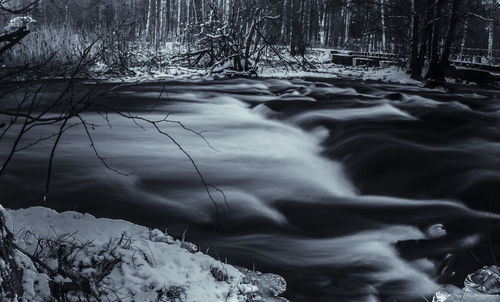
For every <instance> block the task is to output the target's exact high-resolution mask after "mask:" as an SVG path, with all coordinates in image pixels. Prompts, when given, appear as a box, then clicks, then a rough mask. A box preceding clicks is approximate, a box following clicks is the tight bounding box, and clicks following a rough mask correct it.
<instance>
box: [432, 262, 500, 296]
mask: <svg viewBox="0 0 500 302" xmlns="http://www.w3.org/2000/svg"><path fill="white" fill-rule="evenodd" d="M432 301H433V302H500V270H499V268H498V267H497V266H495V265H492V266H489V267H488V266H485V267H483V268H481V269H480V270H478V271H477V272H475V273H473V274H470V275H468V276H467V278H466V279H465V281H464V288H463V289H460V288H458V287H456V286H453V285H445V286H443V287H442V288H441V289H440V290H439V291H438V292H437V293H436V294H435V295H434V297H433V299H432Z"/></svg>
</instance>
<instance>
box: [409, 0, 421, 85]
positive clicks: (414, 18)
mask: <svg viewBox="0 0 500 302" xmlns="http://www.w3.org/2000/svg"><path fill="white" fill-rule="evenodd" d="M411 7H412V14H411V46H410V48H411V49H410V76H411V77H412V78H413V79H420V78H422V65H420V62H419V59H418V43H419V39H418V38H419V33H418V29H419V26H420V18H419V16H418V14H417V12H416V10H415V0H411Z"/></svg>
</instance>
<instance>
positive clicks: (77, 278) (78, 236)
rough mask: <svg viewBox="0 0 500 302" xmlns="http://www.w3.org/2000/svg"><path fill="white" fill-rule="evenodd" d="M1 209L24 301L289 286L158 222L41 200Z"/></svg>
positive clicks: (221, 293)
mask: <svg viewBox="0 0 500 302" xmlns="http://www.w3.org/2000/svg"><path fill="white" fill-rule="evenodd" d="M0 210H1V211H2V212H3V214H4V216H5V219H6V226H7V228H8V229H10V230H11V231H12V233H13V234H14V238H15V243H16V244H17V246H18V249H17V250H16V251H15V252H16V253H15V255H16V261H17V263H18V265H19V267H21V268H23V287H24V293H23V296H22V297H21V298H20V299H19V300H20V301H47V300H48V299H50V298H56V299H58V298H65V299H66V301H79V300H80V299H84V300H85V299H89V300H91V301H98V300H102V301H179V302H180V301H193V302H194V301H198V302H210V301H230V302H231V301H233V302H236V301H249V300H251V301H286V300H284V299H283V298H276V297H275V296H277V295H279V294H281V293H283V292H284V290H285V288H286V283H285V281H284V280H283V278H281V277H280V276H277V275H274V274H260V273H255V272H249V271H245V270H243V269H237V268H235V267H233V266H231V265H228V264H224V263H221V262H220V261H217V260H215V259H213V258H211V257H210V256H208V255H205V254H203V253H201V252H198V251H197V247H196V246H195V245H193V244H191V243H187V242H181V241H179V240H174V239H173V238H172V237H170V236H168V235H167V234H165V233H163V232H161V231H159V230H156V229H155V230H151V229H148V228H146V227H142V226H138V225H135V224H132V223H130V222H127V221H123V220H112V219H104V218H100V219H98V218H95V217H94V216H92V215H89V214H80V213H77V212H64V213H57V212H55V211H53V210H50V209H47V208H42V207H33V208H28V209H21V210H7V211H5V210H3V208H1V207H0ZM21 251H22V252H21ZM32 256H35V257H36V259H35V257H32ZM37 259H39V261H40V262H38V260H37ZM266 280H270V281H269V282H266ZM276 288H278V290H276ZM0 300H1V295H0Z"/></svg>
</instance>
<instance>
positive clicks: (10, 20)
mask: <svg viewBox="0 0 500 302" xmlns="http://www.w3.org/2000/svg"><path fill="white" fill-rule="evenodd" d="M499 3H500V2H499V1H497V0H283V1H260V0H144V1H140V0H125V1H117V0H82V1H77V0H64V1H48V0H35V1H33V0H31V1H30V0H2V1H1V7H0V8H1V16H0V28H5V30H4V33H3V35H2V36H1V37H0V42H2V48H1V50H0V56H1V59H0V60H1V64H2V67H3V69H4V70H12V69H15V68H20V67H28V66H29V67H30V68H31V70H32V71H33V70H34V71H36V72H38V73H42V74H43V73H52V74H59V75H62V74H68V73H69V70H72V69H74V68H75V67H76V66H77V65H79V66H80V67H79V71H78V73H81V74H82V75H84V76H85V75H86V76H89V75H91V74H93V72H92V71H95V70H99V71H100V72H103V73H112V74H118V75H119V74H131V73H133V72H134V68H136V67H143V68H156V69H161V68H164V67H165V66H172V65H180V66H189V67H199V68H205V69H208V70H210V71H213V70H214V69H220V68H221V67H228V66H231V65H232V66H231V67H232V68H234V69H236V70H239V71H246V72H250V73H251V74H252V73H254V72H255V70H256V69H257V68H256V67H257V66H258V65H272V64H285V65H286V64H288V65H295V66H298V67H299V68H301V69H304V70H306V69H307V70H309V69H311V70H314V68H315V64H311V62H308V60H307V59H306V55H307V53H308V52H310V51H311V50H312V49H318V48H319V49H333V50H335V51H341V52H342V51H355V52H365V53H370V54H372V53H378V54H387V55H390V57H391V58H396V60H394V61H395V63H397V64H398V65H400V66H404V67H405V70H407V71H408V73H410V74H411V76H412V77H413V78H415V79H420V78H422V77H425V78H428V79H436V80H443V79H444V77H445V73H446V72H447V69H448V67H449V65H450V61H452V60H454V61H461V62H473V63H479V64H486V65H495V64H498V60H499V57H500V51H499V50H498V49H499V48H500V38H499V37H500V27H499V19H500V17H499V16H500V14H499ZM16 30H17V31H16ZM14 45H15V46H14ZM83 54H84V57H82V55H83ZM82 59H83V61H82V62H81V64H78V62H80V61H81V60H82ZM82 63H84V64H82ZM96 66H97V68H93V69H92V67H96ZM94 74H95V72H94Z"/></svg>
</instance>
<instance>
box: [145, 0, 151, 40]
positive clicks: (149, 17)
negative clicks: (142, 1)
mask: <svg viewBox="0 0 500 302" xmlns="http://www.w3.org/2000/svg"><path fill="white" fill-rule="evenodd" d="M150 26H151V0H149V5H148V16H147V19H146V38H147V37H148V36H149V29H150Z"/></svg>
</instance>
